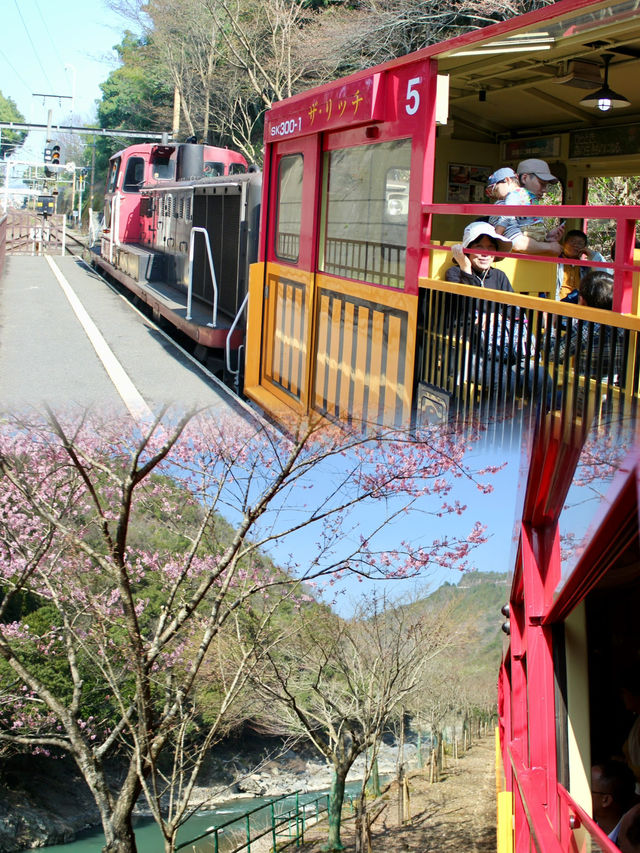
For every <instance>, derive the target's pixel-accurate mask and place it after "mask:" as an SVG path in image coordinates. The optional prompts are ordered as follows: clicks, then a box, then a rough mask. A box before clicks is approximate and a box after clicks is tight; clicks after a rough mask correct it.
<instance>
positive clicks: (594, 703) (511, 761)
mask: <svg viewBox="0 0 640 853" xmlns="http://www.w3.org/2000/svg"><path fill="white" fill-rule="evenodd" d="M526 456H527V458H526V460H525V462H526V464H525V466H524V470H525V471H526V472H527V473H526V474H525V476H524V482H523V487H524V488H523V490H522V504H521V521H520V522H519V524H518V525H517V529H516V542H517V557H516V562H515V570H514V576H513V583H512V588H511V595H510V600H509V603H508V605H507V607H506V608H505V610H504V612H505V615H506V616H507V621H506V622H505V624H504V626H503V627H504V629H505V631H507V632H508V634H509V640H508V643H507V645H506V649H505V656H504V662H503V665H502V668H501V671H500V679H499V719H500V741H499V744H498V746H499V753H498V759H499V769H500V777H499V778H500V793H499V794H498V840H499V843H498V851H499V853H509V851H512V850H515V851H518V853H519V851H527V853H528V851H532V850H537V851H544V853H570V851H571V853H577V851H588V850H598V851H600V850H601V851H611V853H613V851H617V850H618V847H617V846H616V844H614V843H613V841H611V840H610V839H609V838H608V836H607V835H606V834H605V832H604V831H603V829H602V828H601V827H600V826H598V825H597V824H596V822H595V820H594V818H593V816H592V815H593V813H594V812H593V802H592V801H595V802H596V813H597V810H598V806H597V801H598V798H599V797H601V796H602V795H603V794H604V793H610V790H611V789H607V791H602V790H600V789H601V788H603V787H605V786H604V785H603V784H598V785H597V786H596V787H595V789H594V790H592V784H591V767H592V765H602V764H603V763H604V762H606V761H610V760H611V759H612V758H619V759H624V756H625V742H626V741H627V738H628V737H629V733H630V730H631V728H632V726H633V722H634V719H635V717H634V714H633V713H630V711H629V705H630V703H629V701H628V699H627V697H626V696H625V693H626V691H630V692H631V694H632V695H635V697H636V698H640V627H639V623H638V613H640V536H639V531H640V505H639V496H640V445H639V444H638V431H637V428H636V424H635V423H632V422H629V423H627V424H622V425H620V424H618V425H611V426H609V427H608V428H607V429H603V430H600V431H599V432H593V433H587V432H586V430H585V428H584V425H583V424H580V423H577V424H576V423H570V422H568V421H566V420H563V419H562V418H561V417H559V416H558V414H557V413H556V414H550V415H548V416H546V417H545V418H543V419H542V420H541V421H540V422H539V424H538V426H537V429H536V431H535V435H534V437H533V440H532V441H531V444H530V447H529V448H528V452H527V455H526ZM634 681H635V684H634ZM631 704H633V703H631ZM636 711H637V707H636ZM635 772H636V773H637V774H638V773H640V768H637V767H636V768H635ZM636 784H637V785H638V788H640V778H638V780H637V783H636ZM631 802H632V800H631V799H630V800H629V802H628V804H627V805H630V804H631ZM609 829H610V828H608V829H607V831H609ZM620 843H621V844H622V845H623V844H624V842H623V841H620ZM623 849H625V850H627V851H628V850H631V849H633V850H635V849H636V848H635V847H623Z"/></svg>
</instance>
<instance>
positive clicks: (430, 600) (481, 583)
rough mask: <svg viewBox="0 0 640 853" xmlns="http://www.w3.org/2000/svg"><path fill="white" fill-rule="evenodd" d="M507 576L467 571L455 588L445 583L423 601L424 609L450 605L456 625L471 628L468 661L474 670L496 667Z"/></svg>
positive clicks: (507, 582) (509, 579)
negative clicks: (471, 651)
mask: <svg viewBox="0 0 640 853" xmlns="http://www.w3.org/2000/svg"><path fill="white" fill-rule="evenodd" d="M510 587H511V575H509V574H501V573H499V572H470V573H468V574H465V575H463V576H462V577H461V578H460V581H459V583H458V584H457V585H455V584H450V583H445V584H444V585H443V586H441V587H439V588H438V589H437V590H435V591H434V592H433V593H432V594H431V595H429V596H428V597H427V598H426V599H425V603H426V604H427V605H428V606H433V607H441V606H442V605H443V604H445V603H451V605H452V608H453V610H452V615H453V616H454V618H455V619H456V620H457V621H459V622H460V623H465V624H469V625H471V626H473V629H474V633H475V637H474V643H473V645H474V652H473V654H472V656H471V657H470V658H469V659H468V663H469V665H470V667H472V668H474V669H478V668H484V667H487V666H488V667H492V668H493V669H494V670H495V671H496V672H497V669H498V666H499V664H500V656H501V652H502V639H503V636H504V635H503V633H502V631H501V627H500V626H501V625H502V623H503V622H504V616H503V615H502V614H501V612H500V610H501V608H502V607H503V606H504V604H505V603H506V602H507V601H508V600H509V590H510Z"/></svg>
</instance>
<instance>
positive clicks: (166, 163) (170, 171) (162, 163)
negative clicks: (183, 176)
mask: <svg viewBox="0 0 640 853" xmlns="http://www.w3.org/2000/svg"><path fill="white" fill-rule="evenodd" d="M175 174H176V161H175V160H165V159H156V160H154V161H153V177H154V178H155V179H156V180H157V181H170V180H171V179H172V178H173V177H174V176H175Z"/></svg>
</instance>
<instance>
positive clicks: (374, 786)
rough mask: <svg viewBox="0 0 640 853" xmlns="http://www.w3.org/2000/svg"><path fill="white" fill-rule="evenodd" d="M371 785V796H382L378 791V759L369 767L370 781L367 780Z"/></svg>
mask: <svg viewBox="0 0 640 853" xmlns="http://www.w3.org/2000/svg"><path fill="white" fill-rule="evenodd" d="M369 781H370V784H371V795H372V796H373V797H379V796H380V795H381V794H382V791H381V790H380V773H379V772H378V759H377V758H374V759H373V764H372V765H371V779H370V780H369Z"/></svg>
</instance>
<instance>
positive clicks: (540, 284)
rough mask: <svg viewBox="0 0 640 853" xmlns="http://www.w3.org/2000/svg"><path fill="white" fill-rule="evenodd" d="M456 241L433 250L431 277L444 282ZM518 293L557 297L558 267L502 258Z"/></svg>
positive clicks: (516, 257) (526, 259)
mask: <svg viewBox="0 0 640 853" xmlns="http://www.w3.org/2000/svg"><path fill="white" fill-rule="evenodd" d="M455 242H456V241H454V240H444V241H442V242H441V243H440V245H441V246H442V248H441V249H431V265H430V270H429V274H430V277H431V278H433V279H436V280H439V281H443V280H444V277H445V273H446V271H447V269H448V268H449V267H450V266H452V260H451V251H450V249H449V248H448V247H450V246H453V245H455ZM498 269H501V270H502V271H503V272H504V273H505V275H506V276H507V278H508V279H509V281H510V282H511V286H512V287H513V289H514V291H515V292H516V293H524V294H527V295H528V296H538V294H540V293H544V294H545V296H547V297H548V298H549V299H555V295H556V265H555V264H552V263H544V261H532V260H530V259H529V258H523V257H518V256H517V255H512V256H510V257H508V258H502V260H501V261H499V263H498Z"/></svg>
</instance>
